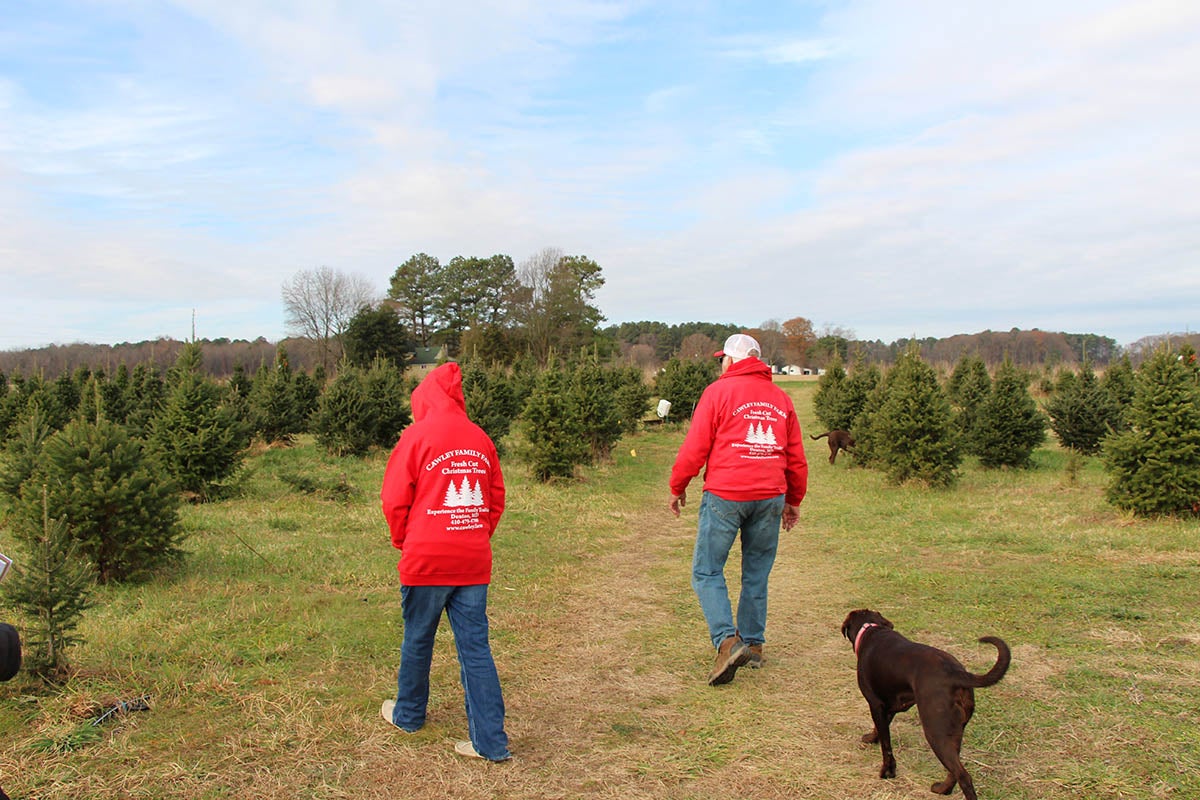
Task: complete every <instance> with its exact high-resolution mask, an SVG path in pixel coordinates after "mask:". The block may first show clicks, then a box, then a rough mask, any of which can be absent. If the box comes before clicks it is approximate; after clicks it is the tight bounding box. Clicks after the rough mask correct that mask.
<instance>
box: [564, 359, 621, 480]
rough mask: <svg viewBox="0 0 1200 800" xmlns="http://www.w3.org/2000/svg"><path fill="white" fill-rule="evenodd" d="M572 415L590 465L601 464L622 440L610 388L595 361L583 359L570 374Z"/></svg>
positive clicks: (602, 370)
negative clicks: (587, 452) (575, 419)
mask: <svg viewBox="0 0 1200 800" xmlns="http://www.w3.org/2000/svg"><path fill="white" fill-rule="evenodd" d="M570 391H571V397H570V399H571V401H572V402H573V404H574V406H575V407H574V410H573V413H574V414H575V416H576V417H577V418H578V419H579V423H580V428H581V431H580V432H581V433H582V435H583V438H584V441H585V442H586V443H587V446H588V450H589V452H590V453H591V460H592V461H593V462H599V461H604V460H605V459H607V458H608V457H609V456H610V455H611V454H612V449H613V446H614V445H615V444H616V443H617V441H618V440H619V439H620V438H621V418H620V416H619V414H618V412H617V406H616V403H615V402H613V388H612V385H611V383H610V382H609V381H608V380H607V376H606V375H605V370H604V369H603V368H602V367H601V366H600V365H599V364H597V363H596V360H595V358H594V357H591V358H589V357H585V358H583V359H582V360H581V361H580V362H579V363H578V364H576V366H575V369H574V370H573V372H572V374H571V382H570Z"/></svg>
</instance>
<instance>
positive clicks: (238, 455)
mask: <svg viewBox="0 0 1200 800" xmlns="http://www.w3.org/2000/svg"><path fill="white" fill-rule="evenodd" d="M168 380H169V382H170V391H169V392H168V394H167V396H166V400H165V401H164V403H163V406H162V409H161V410H160V411H159V412H158V414H157V415H155V417H154V418H153V419H152V420H151V422H150V429H149V432H148V436H147V438H148V439H149V442H150V446H151V450H152V452H153V453H154V454H155V455H156V456H157V457H158V458H159V460H160V461H161V463H162V465H163V466H164V467H165V468H166V470H167V472H168V473H169V474H170V475H171V477H173V478H174V479H175V481H176V482H177V483H178V485H179V488H180V489H182V490H183V491H185V492H188V493H189V494H191V495H192V496H193V497H195V498H196V499H199V500H210V499H212V498H214V497H216V496H218V495H219V494H221V493H222V492H223V491H224V490H225V489H226V488H227V482H228V481H229V480H230V479H231V478H232V477H233V476H234V475H235V474H236V472H237V471H238V470H239V469H240V468H241V466H242V460H243V458H244V455H245V453H244V451H245V449H246V447H247V445H248V444H249V432H248V431H247V429H246V427H245V425H244V424H243V423H242V421H241V419H240V417H239V415H238V412H237V409H236V408H234V407H233V406H232V405H230V404H229V403H227V402H225V401H226V393H225V392H223V391H222V389H221V387H219V386H217V384H216V383H215V382H214V381H213V380H212V379H211V378H209V377H207V376H206V375H204V374H202V373H201V350H200V345H199V344H198V343H196V342H190V343H188V344H187V345H185V346H184V348H183V350H181V351H180V353H179V357H178V359H177V360H176V363H175V366H174V367H172V368H171V372H170V374H169V375H168Z"/></svg>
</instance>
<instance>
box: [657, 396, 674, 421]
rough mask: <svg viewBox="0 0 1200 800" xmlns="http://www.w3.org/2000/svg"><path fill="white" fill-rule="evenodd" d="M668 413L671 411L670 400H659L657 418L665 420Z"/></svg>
mask: <svg viewBox="0 0 1200 800" xmlns="http://www.w3.org/2000/svg"><path fill="white" fill-rule="evenodd" d="M670 411H671V401H670V400H659V401H658V411H657V413H658V416H660V417H662V418H663V419H666V416H667V414H668V413H669V412H670Z"/></svg>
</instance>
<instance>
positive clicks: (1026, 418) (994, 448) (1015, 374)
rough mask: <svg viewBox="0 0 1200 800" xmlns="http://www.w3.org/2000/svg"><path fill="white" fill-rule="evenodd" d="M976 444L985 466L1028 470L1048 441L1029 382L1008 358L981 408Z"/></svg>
mask: <svg viewBox="0 0 1200 800" xmlns="http://www.w3.org/2000/svg"><path fill="white" fill-rule="evenodd" d="M973 438H974V441H975V443H976V447H977V448H978V455H979V463H980V464H982V465H983V466H985V467H1026V466H1029V465H1030V464H1031V463H1032V459H1031V456H1032V454H1033V450H1034V448H1036V447H1037V446H1038V445H1040V444H1041V443H1042V442H1044V441H1045V440H1046V420H1045V418H1044V417H1043V416H1042V413H1041V412H1040V411H1038V408H1037V404H1036V403H1035V402H1034V400H1033V397H1032V396H1031V395H1030V394H1029V379H1028V377H1027V376H1026V375H1024V374H1023V373H1022V372H1021V370H1019V369H1017V367H1016V365H1015V364H1013V362H1012V359H1011V358H1008V357H1007V356H1006V357H1005V359H1004V363H1002V364H1001V365H1000V367H999V368H998V369H997V370H996V380H995V381H994V382H993V384H992V391H991V392H990V393H989V395H988V396H987V399H986V400H984V401H983V403H982V404H981V405H980V407H979V420H978V426H977V428H976V432H975V435H974V437H973Z"/></svg>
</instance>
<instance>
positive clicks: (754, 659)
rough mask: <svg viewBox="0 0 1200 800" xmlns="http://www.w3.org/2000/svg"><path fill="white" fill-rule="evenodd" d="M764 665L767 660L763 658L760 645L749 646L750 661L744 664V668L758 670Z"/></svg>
mask: <svg viewBox="0 0 1200 800" xmlns="http://www.w3.org/2000/svg"><path fill="white" fill-rule="evenodd" d="M765 663H767V659H766V658H764V657H763V654H762V645H761V644H752V645H750V660H749V661H748V662H747V663H746V666H747V667H749V668H750V669H760V668H761V667H762V665H763V664H765Z"/></svg>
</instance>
